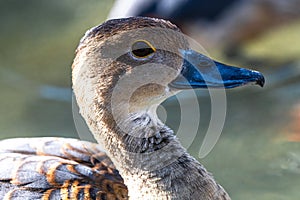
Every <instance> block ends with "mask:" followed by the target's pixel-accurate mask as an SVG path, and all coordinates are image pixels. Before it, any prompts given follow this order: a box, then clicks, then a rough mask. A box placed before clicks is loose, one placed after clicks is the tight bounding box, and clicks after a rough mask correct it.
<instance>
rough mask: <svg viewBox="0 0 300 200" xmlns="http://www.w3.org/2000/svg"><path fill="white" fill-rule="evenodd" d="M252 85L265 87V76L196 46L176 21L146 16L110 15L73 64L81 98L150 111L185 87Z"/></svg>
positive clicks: (86, 40)
mask: <svg viewBox="0 0 300 200" xmlns="http://www.w3.org/2000/svg"><path fill="white" fill-rule="evenodd" d="M247 84H258V85H260V86H263V84H264V77H263V75H262V74H260V73H259V72H257V71H253V70H249V69H243V68H237V67H233V66H228V65H225V64H222V63H220V62H217V61H214V60H212V59H210V58H209V57H207V56H205V55H203V54H200V53H198V52H196V51H194V50H192V49H190V47H189V43H188V42H187V39H186V38H185V36H184V35H183V34H182V33H181V32H180V30H179V29H178V28H177V27H176V26H175V25H173V24H171V23H170V22H168V21H164V20H161V19H153V18H145V17H134V18H133V17H132V18H126V19H115V20H109V21H107V22H105V23H104V24H102V25H100V26H97V27H95V28H92V29H91V30H89V31H88V32H87V33H86V35H85V36H84V37H83V39H82V40H81V43H80V45H79V47H78V49H77V53H76V57H75V60H74V64H73V87H74V91H75V94H76V93H77V91H80V92H78V93H77V94H76V96H77V97H78V98H80V99H85V102H91V101H92V99H93V100H95V99H97V98H100V97H101V99H102V100H101V101H100V100H99V99H98V101H99V102H103V100H104V99H105V101H110V102H112V103H113V104H115V106H116V107H119V106H121V105H122V106H124V105H125V104H128V106H129V107H128V109H129V110H130V111H137V110H147V109H148V108H150V107H151V106H152V105H158V104H160V103H161V102H162V101H163V100H165V99H166V98H168V97H169V96H171V95H173V94H174V93H176V92H178V91H180V90H185V89H191V88H194V89H195V88H208V87H213V88H233V87H238V86H242V85H247ZM113 98H114V99H113ZM108 104H109V103H108ZM108 104H106V105H105V107H110V106H109V105H108Z"/></svg>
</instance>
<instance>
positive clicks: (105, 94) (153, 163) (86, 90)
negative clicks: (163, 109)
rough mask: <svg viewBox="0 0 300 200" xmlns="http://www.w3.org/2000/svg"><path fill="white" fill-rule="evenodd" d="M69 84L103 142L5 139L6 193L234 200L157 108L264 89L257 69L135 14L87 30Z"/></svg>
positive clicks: (0, 178)
mask: <svg viewBox="0 0 300 200" xmlns="http://www.w3.org/2000/svg"><path fill="white" fill-rule="evenodd" d="M203 61H205V62H203ZM219 73H220V74H219ZM218 74H219V76H218ZM72 82H73V91H74V94H75V96H76V101H77V103H78V106H79V109H80V114H81V115H82V116H83V118H84V119H85V121H86V123H87V125H88V127H89V129H90V131H91V132H92V133H93V135H94V137H95V139H96V140H97V142H98V143H99V145H97V144H92V143H87V142H83V141H78V140H73V139H55V138H35V139H10V140H4V141H2V144H3V148H2V150H1V151H0V152H2V153H1V156H2V159H1V162H3V163H4V162H6V163H8V162H9V163H11V165H17V167H15V168H14V170H10V169H8V168H7V167H6V168H4V170H3V173H2V174H0V185H1V188H2V191H4V192H2V193H0V195H2V197H7V198H8V199H18V197H19V196H22V195H23V196H26V195H27V196H26V197H28V199H32V198H29V197H37V198H36V199H57V197H59V196H60V198H61V199H76V198H77V199H128V198H129V199H145V200H156V199H157V200H164V199H166V200H167V199H178V200H184V199H187V200H188V199H195V200H196V199H203V200H229V199H230V197H229V195H228V194H227V193H226V191H225V190H224V189H223V188H222V187H221V186H220V185H219V184H218V183H216V181H215V180H214V178H213V176H212V175H211V174H210V173H209V172H207V170H206V169H205V168H204V167H203V165H201V164H200V163H199V162H198V161H197V160H196V159H194V158H193V157H192V156H190V155H189V154H188V152H187V151H186V149H185V148H184V147H182V145H181V144H180V142H179V141H178V139H177V138H176V136H175V135H174V133H173V131H172V130H171V129H170V128H168V127H167V126H166V125H165V124H163V123H162V122H161V121H160V119H159V118H158V117H157V115H156V108H157V107H158V105H159V104H160V103H161V102H162V101H164V100H165V99H166V98H168V97H170V96H172V95H174V94H176V93H177V92H179V91H180V90H183V89H191V88H207V87H213V88H219V87H221V88H233V87H238V86H241V85H246V84H259V85H261V86H262V85H263V83H264V78H263V76H262V75H261V74H260V73H259V72H256V71H252V70H247V69H242V68H236V67H231V66H227V65H224V64H221V63H219V62H216V61H213V60H211V59H209V58H208V57H206V56H204V55H202V54H199V53H197V52H195V51H193V50H191V49H190V48H189V44H188V42H187V39H186V38H185V37H184V35H182V34H181V32H180V30H179V29H178V28H177V27H176V26H175V25H173V24H172V23H170V22H168V21H164V20H159V19H154V18H146V17H132V18H125V19H116V20H109V21H107V22H105V23H103V24H102V25H99V26H96V27H94V28H92V29H90V30H89V31H88V32H87V33H86V34H85V36H84V37H83V39H82V40H81V42H80V44H79V46H78V48H77V51H76V56H75V59H74V62H73V66H72ZM13 143H16V144H17V145H13V146H11V144H13ZM1 146H2V145H1ZM100 147H101V148H103V149H104V150H105V152H106V154H105V153H103V152H102V151H101V150H100ZM52 150H53V151H52ZM31 160H34V161H31ZM49 161H51V162H52V164H51V162H50V164H51V165H49ZM112 163H113V164H112ZM1 169H2V168H1ZM5 171H7V172H8V173H4V172H5ZM60 172H62V173H60ZM15 191H16V192H15ZM14 193H15V195H12V194H14ZM12 197H14V198H12Z"/></svg>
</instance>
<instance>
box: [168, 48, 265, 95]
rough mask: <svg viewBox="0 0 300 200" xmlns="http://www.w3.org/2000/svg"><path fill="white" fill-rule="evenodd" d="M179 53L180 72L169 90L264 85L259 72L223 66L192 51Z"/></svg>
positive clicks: (262, 77)
mask: <svg viewBox="0 0 300 200" xmlns="http://www.w3.org/2000/svg"><path fill="white" fill-rule="evenodd" d="M181 53H182V56H183V58H184V61H183V66H182V70H181V73H180V74H179V75H178V77H177V78H176V79H175V80H173V81H172V82H171V83H170V84H169V86H170V87H171V88H174V89H179V90H184V89H192V88H194V89H195V88H234V87H239V86H243V85H249V84H257V85H260V86H261V87H263V85H264V83H265V79H264V76H263V75H262V74H261V73H260V72H257V71H254V70H249V69H243V68H238V67H233V66H229V65H225V64H223V63H220V62H217V61H214V60H212V59H210V58H209V57H207V56H204V55H203V54H200V53H198V52H196V51H193V50H181Z"/></svg>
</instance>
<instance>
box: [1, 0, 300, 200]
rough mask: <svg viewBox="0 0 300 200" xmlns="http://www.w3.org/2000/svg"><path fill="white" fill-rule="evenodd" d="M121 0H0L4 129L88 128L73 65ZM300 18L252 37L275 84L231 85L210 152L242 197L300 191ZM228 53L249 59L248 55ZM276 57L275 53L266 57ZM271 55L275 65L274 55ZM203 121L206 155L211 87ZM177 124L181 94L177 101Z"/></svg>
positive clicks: (45, 132) (217, 172)
mask: <svg viewBox="0 0 300 200" xmlns="http://www.w3.org/2000/svg"><path fill="white" fill-rule="evenodd" d="M112 4H113V1H109V0H102V1H96V0H88V1H84V2H83V1H79V0H61V1H46V0H40V1H34V0H27V1H19V0H10V1H4V0H0V41H1V42H0V44H1V46H0V91H1V98H0V112H1V115H0V128H1V133H0V137H1V138H11V137H32V136H60V137H78V134H77V131H76V129H75V126H74V122H73V116H72V99H71V76H70V74H71V64H72V59H73V57H74V51H75V49H76V46H77V44H78V42H79V40H80V38H81V37H82V36H83V34H84V33H85V31H86V30H87V29H89V28H90V27H92V26H95V25H97V24H100V23H102V22H103V21H104V20H105V18H106V16H107V13H108V12H109V10H110V8H111V6H112ZM299 33H300V21H296V22H294V23H292V24H289V25H286V26H283V27H281V28H279V29H277V30H275V31H274V30H273V31H271V32H268V33H267V34H265V35H264V36H262V37H260V38H258V39H256V40H255V41H251V43H249V44H247V45H245V47H244V51H245V53H246V55H248V56H249V57H252V58H257V59H258V60H259V63H263V65H258V66H253V67H252V68H255V69H258V70H260V71H262V72H263V73H264V74H265V75H266V77H267V80H266V81H267V82H266V87H265V88H263V89H262V88H259V87H245V88H241V89H236V90H229V91H228V93H227V100H228V108H227V110H228V112H227V118H226V122H225V127H224V130H223V133H222V135H221V138H220V140H219V141H218V143H217V145H216V146H215V148H214V149H213V151H212V152H211V153H210V154H209V155H208V156H207V157H205V158H204V159H201V160H200V161H201V162H202V163H203V164H204V165H205V166H206V167H207V169H208V170H209V171H211V172H212V173H213V174H214V176H215V178H216V179H217V180H218V182H220V183H221V184H222V185H223V186H224V187H225V188H226V189H227V190H228V192H229V193H230V194H231V196H232V199H256V200H271V199H272V200H298V199H299V197H300V190H299V185H300V89H299V88H300V42H299V39H300V38H299V37H300V36H299V35H300V34H299ZM212 56H213V57H215V58H217V59H218V60H222V61H226V62H230V63H232V64H236V65H240V64H241V61H239V60H229V61H228V60H226V59H225V58H222V54H221V53H220V52H212ZM264 61H268V62H264ZM268 63H269V64H268ZM197 93H198V94H199V101H200V103H201V105H200V110H201V121H200V130H199V133H198V135H197V139H196V140H195V141H194V142H193V144H192V146H191V147H190V148H189V152H190V153H191V154H192V155H194V156H195V157H197V155H198V152H199V147H200V145H201V143H202V139H203V137H204V135H203V134H201V133H203V132H205V131H206V129H207V126H208V123H209V119H210V100H209V96H208V95H207V92H205V91H198V92H197ZM163 105H164V107H165V108H166V110H167V112H168V120H167V122H168V124H169V125H170V126H171V127H173V128H174V129H176V124H178V120H180V114H178V110H179V109H178V103H176V101H167V102H165V103H164V104H163Z"/></svg>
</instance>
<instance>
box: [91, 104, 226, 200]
mask: <svg viewBox="0 0 300 200" xmlns="http://www.w3.org/2000/svg"><path fill="white" fill-rule="evenodd" d="M154 110H155V108H153V109H148V110H144V111H138V112H132V113H128V115H127V116H122V117H120V119H121V120H112V119H116V117H113V116H112V113H111V112H109V111H108V110H106V112H104V113H102V115H101V116H102V118H101V120H100V121H99V123H96V126H95V123H93V122H92V123H89V124H90V125H91V126H90V127H92V131H93V132H94V133H95V137H96V139H97V141H98V142H99V143H101V144H102V145H103V147H104V148H105V149H106V151H107V154H108V156H109V157H110V158H111V159H112V161H113V163H114V164H115V166H116V168H117V169H118V170H119V172H120V174H121V176H122V177H123V179H124V182H125V184H126V185H127V187H128V192H129V197H130V199H162V200H163V199H207V200H210V199H229V197H228V195H227V194H226V192H225V191H224V190H223V188H222V187H221V186H219V185H218V184H217V183H216V182H215V181H214V179H213V177H212V176H211V174H210V173H208V172H207V171H206V169H205V168H204V167H203V166H202V165H201V164H200V163H199V162H198V161H197V160H195V159H194V158H193V157H191V156H190V155H189V154H188V153H187V151H186V149H185V148H184V147H182V145H181V144H180V142H179V141H178V139H177V138H176V136H175V135H174V134H173V131H172V130H171V129H170V128H168V127H167V126H166V125H164V124H163V123H162V122H161V121H160V120H159V119H158V117H157V115H156V114H155V112H154ZM117 118H118V117H117ZM116 121H118V123H117V122H116Z"/></svg>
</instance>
